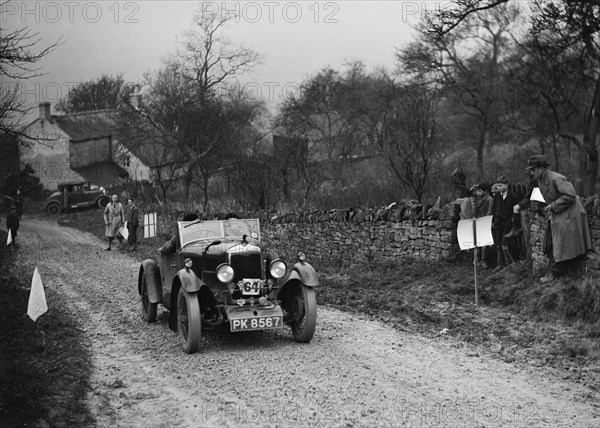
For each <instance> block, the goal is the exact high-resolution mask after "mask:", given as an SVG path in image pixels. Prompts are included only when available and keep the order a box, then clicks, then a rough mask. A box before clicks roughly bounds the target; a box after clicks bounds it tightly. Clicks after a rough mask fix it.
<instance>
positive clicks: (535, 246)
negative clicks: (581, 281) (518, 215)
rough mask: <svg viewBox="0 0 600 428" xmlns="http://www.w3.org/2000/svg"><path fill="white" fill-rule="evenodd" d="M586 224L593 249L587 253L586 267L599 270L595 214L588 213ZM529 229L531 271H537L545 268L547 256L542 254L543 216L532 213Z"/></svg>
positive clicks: (599, 229) (599, 237)
mask: <svg viewBox="0 0 600 428" xmlns="http://www.w3.org/2000/svg"><path fill="white" fill-rule="evenodd" d="M588 224H589V226H590V234H591V235H592V248H593V250H594V251H592V252H589V253H588V260H587V267H588V269H592V270H600V218H598V217H597V216H595V215H588ZM529 230H530V239H529V242H530V244H531V250H532V251H531V258H532V262H533V271H534V272H536V273H537V272H541V271H544V270H546V269H547V267H548V258H547V257H546V256H544V254H543V244H544V233H545V230H546V219H545V218H544V216H543V215H540V214H538V213H532V215H531V217H530V226H529Z"/></svg>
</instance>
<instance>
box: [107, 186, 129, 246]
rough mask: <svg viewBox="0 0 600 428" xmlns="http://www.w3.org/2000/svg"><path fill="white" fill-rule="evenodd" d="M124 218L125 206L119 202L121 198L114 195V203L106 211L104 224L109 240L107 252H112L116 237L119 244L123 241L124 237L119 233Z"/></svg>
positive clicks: (110, 203)
mask: <svg viewBox="0 0 600 428" xmlns="http://www.w3.org/2000/svg"><path fill="white" fill-rule="evenodd" d="M124 218H125V215H124V213H123V204H121V202H119V197H118V196H117V195H116V194H115V195H112V201H111V202H109V203H108V204H107V205H106V208H105V209H104V224H105V225H106V229H105V232H104V234H105V235H106V237H107V238H108V247H107V248H106V251H110V250H111V247H112V241H113V239H115V237H116V238H117V239H118V240H119V244H120V243H121V241H122V240H123V237H122V236H121V235H120V234H118V232H119V229H120V228H121V226H122V225H123V221H124Z"/></svg>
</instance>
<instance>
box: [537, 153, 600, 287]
mask: <svg viewBox="0 0 600 428" xmlns="http://www.w3.org/2000/svg"><path fill="white" fill-rule="evenodd" d="M527 163H528V167H527V169H528V170H529V171H530V173H531V176H532V178H533V179H535V180H536V181H537V184H538V187H539V188H540V192H541V193H542V196H543V197H544V201H545V202H546V208H545V209H544V211H545V213H546V218H547V219H548V223H547V227H546V234H545V236H544V253H545V254H546V255H547V256H548V259H549V266H550V272H548V273H547V274H546V275H544V276H543V277H542V278H541V279H540V281H541V282H542V283H545V282H548V281H550V280H552V279H554V278H555V277H556V276H560V275H563V274H565V273H567V272H568V271H569V270H572V269H576V268H577V264H578V261H580V260H585V256H586V253H587V252H588V251H589V250H591V249H592V239H591V236H590V230H589V226H588V220H587V214H586V212H585V209H584V208H583V204H582V203H581V201H580V199H579V198H578V197H577V194H576V193H575V189H574V188H573V185H572V184H571V183H570V182H569V181H568V180H567V178H566V177H565V176H564V175H561V174H559V173H557V172H554V171H551V170H549V169H548V166H549V164H548V161H547V160H546V157H545V156H544V155H535V156H531V157H530V158H529V160H528V162H527Z"/></svg>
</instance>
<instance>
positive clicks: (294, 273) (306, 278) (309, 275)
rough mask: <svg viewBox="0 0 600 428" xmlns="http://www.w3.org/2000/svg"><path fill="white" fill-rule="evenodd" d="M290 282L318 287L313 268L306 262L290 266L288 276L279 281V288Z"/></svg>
mask: <svg viewBox="0 0 600 428" xmlns="http://www.w3.org/2000/svg"><path fill="white" fill-rule="evenodd" d="M292 280H298V281H300V282H301V283H302V284H304V285H306V286H307V287H316V286H317V285H319V277H318V276H317V272H316V271H315V268H313V267H312V266H311V265H310V264H309V263H306V262H303V263H302V262H298V263H296V264H295V265H294V266H292V268H291V269H290V271H289V272H288V274H287V275H286V276H285V277H284V278H283V280H282V281H281V286H282V287H283V286H284V285H285V284H287V283H288V282H290V281H292Z"/></svg>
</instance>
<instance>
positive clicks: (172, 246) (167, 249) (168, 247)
mask: <svg viewBox="0 0 600 428" xmlns="http://www.w3.org/2000/svg"><path fill="white" fill-rule="evenodd" d="M199 218H200V217H199V216H198V214H196V213H189V214H186V215H185V216H184V217H183V221H194V220H198V219H199ZM180 245H181V243H180V242H179V233H178V232H175V236H173V237H172V238H171V239H169V240H168V241H167V242H165V243H164V244H163V246H162V247H160V248H159V249H158V251H159V252H160V253H163V254H170V253H174V252H175V251H177V249H178V248H179V247H180Z"/></svg>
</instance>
